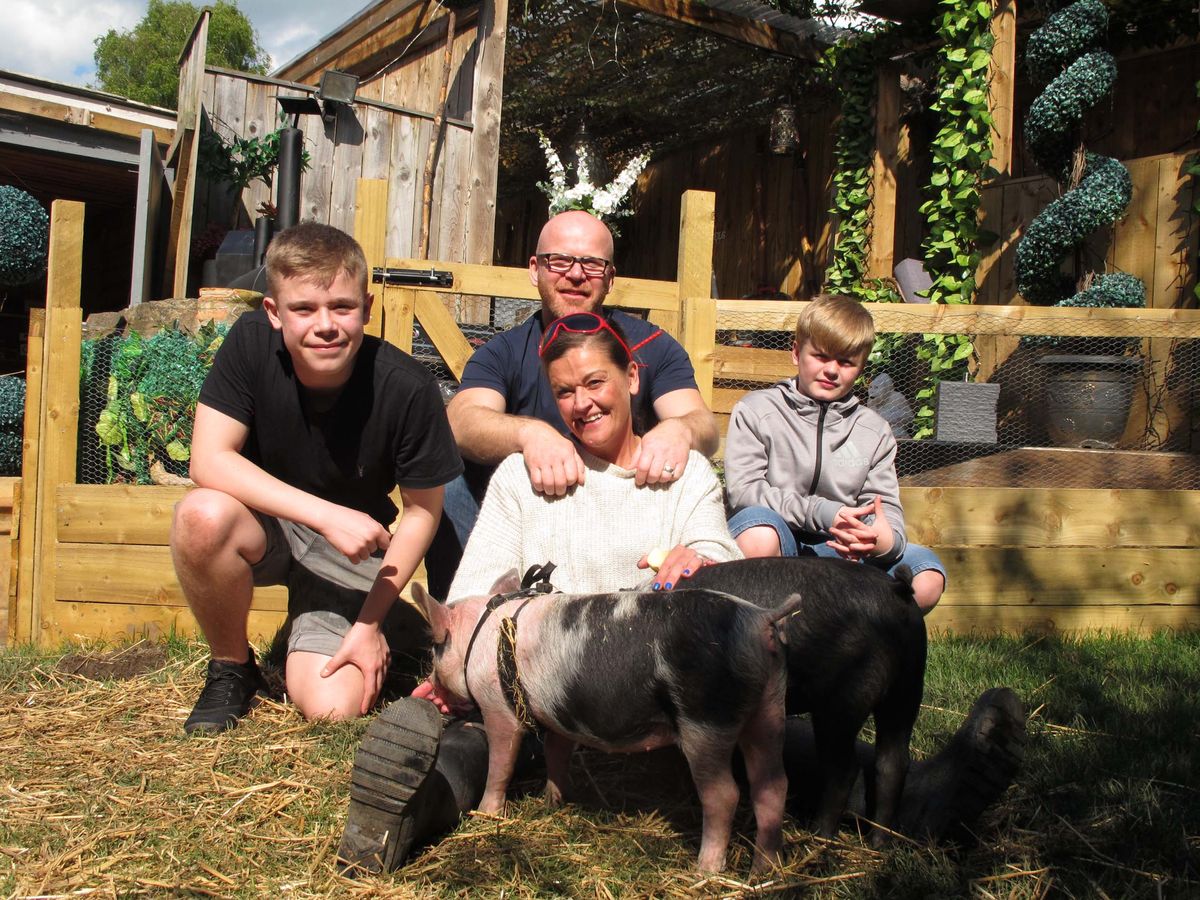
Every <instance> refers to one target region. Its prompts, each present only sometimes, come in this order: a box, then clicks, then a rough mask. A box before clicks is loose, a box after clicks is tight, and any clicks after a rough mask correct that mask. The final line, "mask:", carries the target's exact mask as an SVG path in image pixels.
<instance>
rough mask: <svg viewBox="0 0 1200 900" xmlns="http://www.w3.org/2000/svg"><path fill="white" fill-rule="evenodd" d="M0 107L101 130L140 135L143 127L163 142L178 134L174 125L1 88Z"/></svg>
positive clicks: (156, 139)
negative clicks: (122, 115) (168, 126)
mask: <svg viewBox="0 0 1200 900" xmlns="http://www.w3.org/2000/svg"><path fill="white" fill-rule="evenodd" d="M0 110H3V111H5V112H13V113H19V114H21V115H27V116H35V117H37V118H41V119H52V120H54V121H55V122H65V123H66V124H68V125H79V126H81V127H84V128H94V129H96V130H97V131H107V132H109V133H110V134H118V135H121V136H122V137H130V138H135V139H136V138H139V137H140V136H141V133H142V131H143V130H149V131H152V132H153V133H154V139H155V141H157V142H158V143H160V144H170V143H171V141H172V139H173V138H174V137H175V129H174V128H163V127H161V126H158V125H150V124H148V123H146V122H138V121H134V120H132V119H123V118H121V117H120V116H114V115H111V114H108V113H100V112H96V111H95V110H91V109H87V108H86V107H82V106H72V105H71V104H68V103H57V102H55V101H53V100H41V99H38V98H35V97H26V96H25V95H24V94H7V93H3V92H0Z"/></svg>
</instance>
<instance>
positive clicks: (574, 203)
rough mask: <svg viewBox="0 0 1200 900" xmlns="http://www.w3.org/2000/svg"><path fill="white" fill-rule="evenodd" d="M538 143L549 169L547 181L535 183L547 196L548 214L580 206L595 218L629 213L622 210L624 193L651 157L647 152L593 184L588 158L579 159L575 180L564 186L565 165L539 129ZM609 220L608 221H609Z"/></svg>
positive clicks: (565, 181) (631, 185) (614, 216)
mask: <svg viewBox="0 0 1200 900" xmlns="http://www.w3.org/2000/svg"><path fill="white" fill-rule="evenodd" d="M538 143H540V144H541V146H542V152H543V153H545V154H546V167H547V168H548V169H549V171H550V181H549V182H545V181H542V182H538V187H539V188H540V189H541V191H542V192H543V193H544V194H545V195H546V196H547V197H548V198H549V200H550V215H552V216H554V215H558V214H559V213H560V212H565V211H566V210H568V209H582V210H584V211H585V212H589V213H591V214H592V215H594V216H595V217H596V218H598V219H601V220H604V219H612V218H616V217H618V216H627V215H629V214H630V213H629V211H628V210H621V209H620V206H621V204H622V203H624V202H625V198H626V196H627V195H628V194H629V192H630V190H631V189H632V188H633V186H634V184H636V183H637V178H638V175H640V174H641V173H642V170H643V169H645V168H646V163H648V162H649V161H650V154H648V153H641V154H638V155H637V156H635V157H634V158H633V159H631V160H630V161H629V162H628V163H627V164H626V166H625V168H624V169H622V170H621V174H620V175H618V176H617V177H616V178H614V179H613V180H612V181H611V182H609V183H608V184H606V185H604V186H603V187H597V186H596V185H594V184H592V180H591V173H590V172H589V170H588V165H587V160H586V159H579V160H577V161H576V167H575V184H574V185H573V186H571V187H567V176H566V169H565V167H564V166H563V163H562V159H560V158H559V155H558V153H557V152H555V150H554V147H553V145H552V144H551V143H550V141H549V139H548V138H547V137H546V135H544V134H542V133H541V132H540V131H539V132H538ZM610 224H611V223H610Z"/></svg>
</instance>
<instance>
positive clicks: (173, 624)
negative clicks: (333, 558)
mask: <svg viewBox="0 0 1200 900" xmlns="http://www.w3.org/2000/svg"><path fill="white" fill-rule="evenodd" d="M260 590H263V591H266V590H271V589H270V588H262V589H260ZM257 596H258V592H255V598H256V602H257ZM55 607H56V612H57V616H56V618H55V620H54V621H53V622H50V623H48V627H47V631H46V633H45V634H44V635H43V639H44V642H45V643H46V644H51V645H53V644H56V643H60V642H62V641H78V640H79V638H80V637H81V636H87V637H91V638H99V639H101V640H108V641H115V640H140V639H149V640H166V639H167V638H168V637H170V636H175V637H185V636H193V635H194V636H196V637H199V636H200V629H199V627H198V626H197V625H196V620H195V619H194V618H193V617H192V614H191V613H190V612H189V611H188V609H187V607H179V606H158V605H145V604H133V603H79V602H66V601H58V602H56V603H55ZM285 617H286V613H285V612H283V611H282V610H262V609H256V608H254V607H251V609H250V620H249V622H248V623H247V625H246V634H247V635H248V636H249V637H250V639H251V640H252V641H255V642H256V643H257V644H258V646H259V647H260V648H261V649H266V647H267V645H268V643H269V642H270V641H271V639H272V637H273V636H274V635H275V633H276V632H277V631H278V630H279V626H280V625H282V624H283V621H284V618H285Z"/></svg>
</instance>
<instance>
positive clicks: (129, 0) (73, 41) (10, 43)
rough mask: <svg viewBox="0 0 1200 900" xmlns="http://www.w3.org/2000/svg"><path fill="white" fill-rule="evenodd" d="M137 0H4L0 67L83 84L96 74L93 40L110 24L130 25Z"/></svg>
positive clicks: (136, 14)
mask: <svg viewBox="0 0 1200 900" xmlns="http://www.w3.org/2000/svg"><path fill="white" fill-rule="evenodd" d="M144 12H145V7H144V6H143V5H142V3H141V2H140V0H89V2H72V0H6V2H5V3H2V4H0V34H3V35H4V36H5V40H4V44H3V49H2V50H0V68H4V69H9V70H12V71H17V72H25V73H27V74H30V75H38V76H40V77H42V78H50V79H53V80H55V81H65V82H69V83H72V84H87V83H88V82H89V81H90V80H91V79H92V77H93V76H94V74H95V71H96V66H95V63H93V61H92V52H93V51H94V50H95V45H94V43H93V42H94V41H95V39H96V38H97V37H99V36H100V35H102V34H104V33H105V32H107V31H108V29H110V28H118V29H124V28H131V27H133V25H134V24H136V23H137V21H138V19H139V18H140V17H141V16H142V14H143V13H144Z"/></svg>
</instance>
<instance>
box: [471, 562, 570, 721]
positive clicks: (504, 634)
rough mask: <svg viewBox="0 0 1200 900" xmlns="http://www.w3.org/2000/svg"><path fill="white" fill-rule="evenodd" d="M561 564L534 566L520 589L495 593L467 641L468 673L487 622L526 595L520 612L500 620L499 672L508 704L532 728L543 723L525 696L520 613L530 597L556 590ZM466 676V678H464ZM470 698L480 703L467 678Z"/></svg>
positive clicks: (497, 644) (526, 573)
mask: <svg viewBox="0 0 1200 900" xmlns="http://www.w3.org/2000/svg"><path fill="white" fill-rule="evenodd" d="M555 568H557V567H556V566H555V565H554V563H551V562H548V563H546V564H545V565H541V566H530V567H529V569H528V570H527V571H526V572H525V576H524V577H523V578H522V579H521V587H520V590H516V591H511V592H510V593H507V594H496V595H495V596H494V597H491V598H490V599H489V600H488V602H487V604H486V605H485V606H484V608H483V615H481V616H480V617H479V621H478V622H476V623H475V630H474V631H472V632H471V639H470V640H469V641H468V642H467V652H466V655H465V657H464V659H463V674H464V676H465V674H466V672H467V667H468V666H469V665H470V663H471V650H472V648H474V646H475V639H476V638H477V637H479V631H480V629H482V628H483V623H484V622H486V621H487V620H488V618H489V617H490V616H491V615H492V613H493V612H495V611H496V609H497V608H499V607H501V606H503V605H504V604H505V603H508V602H509V601H510V600H521V599H524V600H525V603H522V604H521V605H520V606H518V607H517V610H516V612H514V613H513V614H512V616H511V617H506V618H504V619H501V620H500V640H498V641H497V642H496V672H497V673H498V675H499V676H500V690H501V692H502V693H503V694H504V699H505V700H506V701H507V702H508V705H509V706H510V707H512V710H513V712H514V713H515V714H516V717H517V721H518V722H520V723H521V727H522V728H525V729H527V730H529V731H535V732H540V731H541V730H542V726H541V725H540V724H538V722H537V720H535V719H534V718H533V716H532V714H530V712H529V704H528V702H527V701H526V699H525V689H524V688H523V687H522V686H521V676H520V673H519V672H517V617H518V616H519V615H521V610H523V609H524V608H525V606H526V604H527V603H528V602H529V600H530V599H531V598H533V597H536V596H537V595H538V594H550V593H553V592H554V585H552V584H551V583H550V575H551V573H552V572H553V571H554V570H555ZM464 680H465V678H464ZM466 686H467V699H468V700H470V701H471V702H472V703H474V704H475V705H476V706H478V705H479V704H478V703H476V701H475V698H474V697H473V696H472V695H471V685H470V683H469V682H466Z"/></svg>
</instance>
